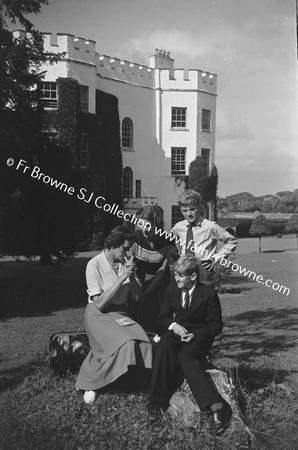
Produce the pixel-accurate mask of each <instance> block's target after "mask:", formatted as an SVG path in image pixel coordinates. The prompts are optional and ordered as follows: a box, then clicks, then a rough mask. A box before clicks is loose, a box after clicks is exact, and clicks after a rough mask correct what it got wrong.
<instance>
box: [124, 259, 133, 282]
mask: <svg viewBox="0 0 298 450" xmlns="http://www.w3.org/2000/svg"><path fill="white" fill-rule="evenodd" d="M135 267H136V266H135V264H134V263H131V262H130V261H127V262H126V263H125V265H124V266H123V272H122V275H121V278H123V281H124V280H126V278H129V277H131V276H133V275H134V271H135Z"/></svg>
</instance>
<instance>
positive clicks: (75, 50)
mask: <svg viewBox="0 0 298 450" xmlns="http://www.w3.org/2000/svg"><path fill="white" fill-rule="evenodd" d="M14 36H15V37H18V38H22V37H23V38H24V37H26V36H27V37H30V34H29V33H28V34H26V32H25V31H15V32H14ZM43 40H44V49H45V51H48V52H53V53H63V54H64V56H63V58H64V60H65V61H66V62H69V63H77V64H82V65H84V64H86V65H88V66H93V67H95V68H96V73H97V75H98V76H100V77H103V78H108V79H112V80H115V81H120V82H123V83H130V84H133V85H138V86H142V87H148V88H152V89H154V88H156V87H159V88H161V89H169V90H171V89H173V90H188V89H189V90H203V91H206V92H208V93H213V94H216V91H217V76H216V75H215V74H212V73H209V72H204V71H202V70H184V69H175V68H174V63H175V60H174V59H173V58H171V56H170V52H168V51H166V50H161V49H158V48H156V49H155V51H154V54H153V55H152V56H150V57H149V66H146V65H141V64H137V63H134V62H130V61H127V60H123V59H119V58H112V57H111V56H106V55H100V54H98V53H97V52H96V48H95V46H96V42H95V41H93V40H91V39H85V38H82V37H76V36H74V35H72V34H65V33H57V34H52V33H43Z"/></svg>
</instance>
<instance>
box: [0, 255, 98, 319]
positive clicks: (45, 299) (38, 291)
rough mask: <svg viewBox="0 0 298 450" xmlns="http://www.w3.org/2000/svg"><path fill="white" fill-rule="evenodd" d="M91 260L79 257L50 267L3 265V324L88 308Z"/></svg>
mask: <svg viewBox="0 0 298 450" xmlns="http://www.w3.org/2000/svg"><path fill="white" fill-rule="evenodd" d="M89 259H90V258H88V257H83V258H82V257H78V258H73V259H71V260H69V261H67V262H65V263H64V264H62V265H61V266H57V265H53V266H49V267H43V266H41V265H40V264H39V262H37V261H19V262H16V261H8V262H2V263H1V262H0V267H1V269H2V270H1V281H0V320H7V319H10V318H13V317H32V316H43V315H48V314H50V313H52V312H53V311H58V310H61V309H67V308H76V307H81V306H85V305H86V302H87V294H86V282H85V269H86V265H87V262H88V261H89Z"/></svg>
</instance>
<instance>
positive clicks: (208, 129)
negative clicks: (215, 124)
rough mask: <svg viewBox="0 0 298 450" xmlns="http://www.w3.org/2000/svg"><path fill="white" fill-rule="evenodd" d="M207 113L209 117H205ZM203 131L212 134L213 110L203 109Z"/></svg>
mask: <svg viewBox="0 0 298 450" xmlns="http://www.w3.org/2000/svg"><path fill="white" fill-rule="evenodd" d="M205 113H208V117H207V120H206V117H204V115H205ZM201 130H202V131H204V132H207V133H210V132H211V109H206V108H202V122H201Z"/></svg>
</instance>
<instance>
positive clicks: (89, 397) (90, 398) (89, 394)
mask: <svg viewBox="0 0 298 450" xmlns="http://www.w3.org/2000/svg"><path fill="white" fill-rule="evenodd" d="M95 400H96V392H94V391H85V393H84V402H85V403H87V404H90V403H94V402H95Z"/></svg>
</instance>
